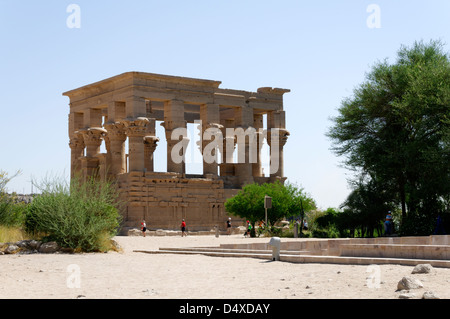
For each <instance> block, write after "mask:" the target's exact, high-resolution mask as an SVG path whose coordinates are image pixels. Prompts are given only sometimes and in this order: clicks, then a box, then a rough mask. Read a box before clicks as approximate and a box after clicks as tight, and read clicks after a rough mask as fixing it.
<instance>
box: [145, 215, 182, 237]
mask: <svg viewBox="0 0 450 319" xmlns="http://www.w3.org/2000/svg"><path fill="white" fill-rule="evenodd" d="M180 228H181V237H186V236H187V232H186V221H185V220H184V219H183V220H182V221H181V225H180ZM141 231H142V234H143V235H144V237H145V232H146V231H147V223H146V222H145V220H142V222H141Z"/></svg>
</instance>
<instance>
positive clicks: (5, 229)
mask: <svg viewBox="0 0 450 319" xmlns="http://www.w3.org/2000/svg"><path fill="white" fill-rule="evenodd" d="M24 239H30V238H29V236H28V235H27V233H26V232H25V231H24V230H22V229H21V228H18V227H9V226H3V225H0V243H13V242H17V241H19V240H24Z"/></svg>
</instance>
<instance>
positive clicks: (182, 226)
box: [181, 219, 187, 237]
mask: <svg viewBox="0 0 450 319" xmlns="http://www.w3.org/2000/svg"><path fill="white" fill-rule="evenodd" d="M183 236H187V234H186V222H185V221H184V219H183V220H182V221H181V237H183Z"/></svg>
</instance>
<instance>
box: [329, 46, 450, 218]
mask: <svg viewBox="0 0 450 319" xmlns="http://www.w3.org/2000/svg"><path fill="white" fill-rule="evenodd" d="M449 117H450V58H449V55H448V54H447V53H444V51H443V45H442V44H441V43H440V42H436V41H431V42H430V43H429V44H424V43H423V42H417V43H415V44H414V45H413V46H412V47H411V48H408V47H402V48H401V49H400V50H399V52H398V58H397V61H396V63H395V64H389V63H388V62H387V60H385V61H383V62H378V63H376V64H375V65H374V67H373V68H372V70H371V72H370V73H368V74H367V76H366V81H365V82H364V83H362V84H361V85H359V86H358V87H357V88H356V89H355V90H354V94H353V96H352V97H351V98H347V99H345V100H344V101H343V102H342V105H341V107H340V108H339V115H338V116H337V117H335V118H334V119H333V122H334V126H332V127H331V128H330V130H329V131H328V132H327V135H328V136H329V137H330V138H331V139H332V141H333V147H332V149H333V151H334V152H335V153H336V154H337V155H339V156H344V157H345V160H344V163H345V165H346V166H347V167H348V168H350V169H352V170H354V171H355V172H357V173H358V174H359V175H365V176H369V177H370V179H373V180H376V181H377V182H379V183H381V184H383V185H385V187H386V189H389V190H390V191H391V193H392V194H391V197H392V198H391V199H392V201H393V202H395V201H397V202H398V203H399V205H400V206H401V211H402V220H403V219H405V218H406V217H407V215H410V216H414V215H416V214H427V215H433V214H437V213H438V212H439V211H442V210H443V209H445V207H448V194H449V193H450V148H449V145H450V144H449V134H450V133H449V129H450V121H449ZM430 217H431V216H430Z"/></svg>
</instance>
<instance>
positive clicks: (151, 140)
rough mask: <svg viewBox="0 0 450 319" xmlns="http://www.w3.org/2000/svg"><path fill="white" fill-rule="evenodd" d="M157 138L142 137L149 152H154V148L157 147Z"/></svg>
mask: <svg viewBox="0 0 450 319" xmlns="http://www.w3.org/2000/svg"><path fill="white" fill-rule="evenodd" d="M158 142H159V138H158V137H156V136H152V135H149V136H144V144H145V145H146V146H147V147H148V148H149V149H150V150H151V151H155V149H156V146H158Z"/></svg>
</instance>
